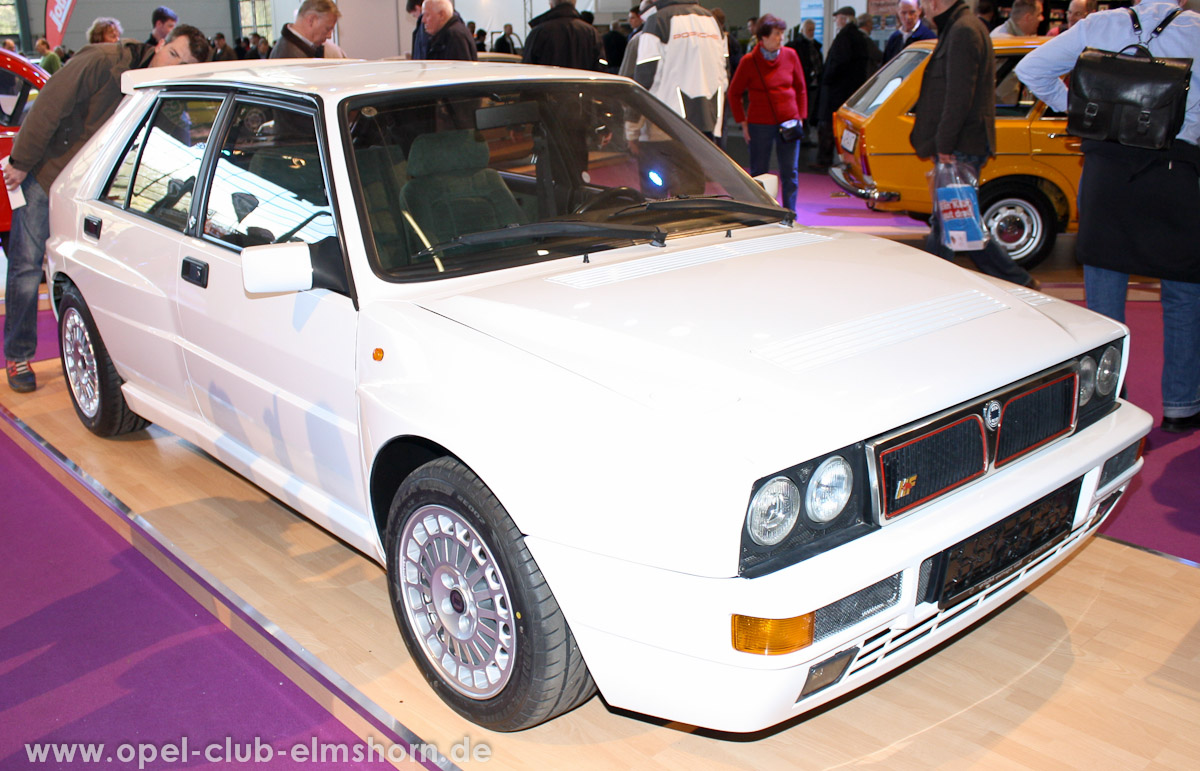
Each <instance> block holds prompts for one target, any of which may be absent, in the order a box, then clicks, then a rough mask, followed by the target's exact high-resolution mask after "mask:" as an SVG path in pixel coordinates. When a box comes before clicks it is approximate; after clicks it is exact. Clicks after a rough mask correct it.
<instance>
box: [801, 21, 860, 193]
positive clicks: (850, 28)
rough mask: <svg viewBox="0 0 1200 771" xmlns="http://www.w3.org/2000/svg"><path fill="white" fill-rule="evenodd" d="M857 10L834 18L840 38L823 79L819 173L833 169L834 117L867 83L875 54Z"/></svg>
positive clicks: (837, 38) (830, 54) (833, 46)
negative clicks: (856, 17)
mask: <svg viewBox="0 0 1200 771" xmlns="http://www.w3.org/2000/svg"><path fill="white" fill-rule="evenodd" d="M856 15H857V14H856V12H855V10H854V9H853V8H852V7H850V6H848V5H847V6H845V7H843V8H839V9H837V11H836V12H835V13H834V14H833V18H834V23H835V24H836V25H837V28H838V33H837V37H835V38H834V39H833V43H832V44H831V45H830V46H829V56H828V57H826V59H825V72H824V73H823V74H822V76H821V104H820V106H819V107H818V108H817V112H818V116H817V162H816V163H815V164H814V165H813V166H814V168H816V169H817V170H825V169H828V168H829V167H830V166H832V165H833V114H834V113H835V112H837V111H838V108H839V107H841V106H842V104H843V103H844V102H845V101H846V100H847V99H849V98H850V96H851V95H852V94H853V93H854V92H855V91H857V90H858V87H859V86H861V85H862V84H863V83H865V82H866V80H867V68H868V67H869V65H870V61H871V54H870V52H869V51H868V50H867V47H868V45H869V41H868V39H867V36H866V35H865V34H863V31H862V30H860V29H859V28H858V25H857V24H856V23H855V21H854V19H855V16H856Z"/></svg>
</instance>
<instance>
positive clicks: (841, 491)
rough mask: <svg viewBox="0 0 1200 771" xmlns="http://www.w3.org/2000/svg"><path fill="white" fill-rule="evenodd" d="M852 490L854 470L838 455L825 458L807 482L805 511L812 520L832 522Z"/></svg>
mask: <svg viewBox="0 0 1200 771" xmlns="http://www.w3.org/2000/svg"><path fill="white" fill-rule="evenodd" d="M853 490H854V471H853V470H852V469H851V468H850V464H849V463H848V462H847V461H846V459H845V458H843V457H842V456H840V455H834V456H833V457H832V458H827V459H826V460H825V461H824V462H823V463H822V464H821V465H820V466H817V470H816V472H815V473H814V474H813V476H812V479H810V480H809V482H808V494H807V495H806V496H805V497H804V504H805V511H806V512H807V513H808V518H809V519H811V520H812V521H813V522H815V523H817V524H819V525H824V524H826V523H828V522H832V521H833V520H834V519H836V518H837V516H838V515H839V514H841V513H842V509H844V508H846V504H847V503H848V502H849V501H850V493H851V492H853Z"/></svg>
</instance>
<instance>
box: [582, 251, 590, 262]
mask: <svg viewBox="0 0 1200 771" xmlns="http://www.w3.org/2000/svg"><path fill="white" fill-rule="evenodd" d="M590 262H591V259H590V258H589V257H588V253H587V252H584V253H583V264H584V265H587V264H588V263H590Z"/></svg>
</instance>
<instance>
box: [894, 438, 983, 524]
mask: <svg viewBox="0 0 1200 771" xmlns="http://www.w3.org/2000/svg"><path fill="white" fill-rule="evenodd" d="M985 434H986V432H985V431H984V427H983V420H982V419H980V417H979V416H978V415H968V416H966V417H963V418H962V419H960V420H957V421H954V422H953V423H950V424H949V425H945V426H941V427H938V428H935V429H933V430H932V431H929V432H927V433H924V434H921V435H920V436H919V437H917V438H915V439H913V440H911V441H909V442H905V443H904V444H901V445H898V446H896V447H892V448H890V449H887V450H884V451H883V452H881V453H879V486H880V487H881V488H882V491H881V492H882V493H883V496H884V506H885V509H886V511H887V512H888V516H891V517H894V516H896V515H897V514H899V513H901V512H903V511H907V510H908V509H911V508H913V507H914V506H919V505H920V504H922V503H924V502H925V501H927V500H930V499H931V498H936V497H937V496H939V495H942V494H943V493H946V492H949V491H950V490H953V489H954V488H955V487H958V486H959V485H964V484H966V483H967V482H970V481H971V480H972V479H976V478H977V477H981V476H983V475H984V473H986V472H987V442H986V435H985Z"/></svg>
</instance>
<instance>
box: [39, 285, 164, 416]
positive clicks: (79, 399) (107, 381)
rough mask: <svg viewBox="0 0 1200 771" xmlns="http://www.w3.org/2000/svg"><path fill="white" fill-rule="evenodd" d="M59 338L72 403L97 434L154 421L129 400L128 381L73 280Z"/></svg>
mask: <svg viewBox="0 0 1200 771" xmlns="http://www.w3.org/2000/svg"><path fill="white" fill-rule="evenodd" d="M58 342H59V345H60V346H61V348H62V353H61V354H60V360H61V362H62V370H63V379H65V380H66V381H67V392H68V393H70V394H71V404H72V406H74V407H75V414H76V415H78V416H79V420H80V421H81V422H82V423H83V425H85V426H87V427H88V430H90V431H91V432H92V433H93V434H96V435H97V436H117V435H118V434H127V433H129V432H130V431H137V430H138V429H142V428H145V427H146V426H148V425H150V422H149V421H147V420H146V419H145V418H143V417H141V416H140V415H138V414H136V413H135V412H134V411H133V410H131V409H129V405H128V404H126V403H125V395H124V394H122V393H121V384H122V383H123V382H124V381H123V380H122V379H121V376H120V375H118V374H117V369H116V367H114V366H113V363H112V359H111V358H109V355H108V349H107V348H105V347H104V341H103V340H101V339H100V333H99V332H97V331H96V322H95V321H94V320H93V319H92V314H91V311H89V310H88V307H87V303H85V302H84V301H83V297H82V296H81V295H80V294H79V290H78V289H77V288H76V287H75V286H74V285H73V284H68V285H67V286H66V288H65V289H64V290H63V295H62V300H61V301H60V302H59V306H58Z"/></svg>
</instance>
